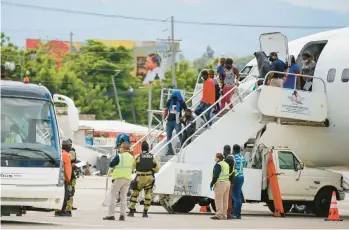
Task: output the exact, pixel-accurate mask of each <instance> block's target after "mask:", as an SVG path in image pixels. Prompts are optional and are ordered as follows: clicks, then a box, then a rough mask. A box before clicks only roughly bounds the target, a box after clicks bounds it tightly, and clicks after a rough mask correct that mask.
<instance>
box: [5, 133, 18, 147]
mask: <svg viewBox="0 0 349 230" xmlns="http://www.w3.org/2000/svg"><path fill="white" fill-rule="evenodd" d="M16 135H17V134H16V133H13V132H11V133H9V134H7V135H6V138H5V140H4V143H9V144H14V143H15V142H16Z"/></svg>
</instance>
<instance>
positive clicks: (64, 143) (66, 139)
mask: <svg viewBox="0 0 349 230" xmlns="http://www.w3.org/2000/svg"><path fill="white" fill-rule="evenodd" d="M71 144H72V143H71V141H70V139H69V138H67V137H63V138H62V145H71Z"/></svg>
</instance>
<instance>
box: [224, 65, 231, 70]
mask: <svg viewBox="0 0 349 230" xmlns="http://www.w3.org/2000/svg"><path fill="white" fill-rule="evenodd" d="M225 68H227V69H228V70H230V69H231V68H233V67H232V66H226V67H225Z"/></svg>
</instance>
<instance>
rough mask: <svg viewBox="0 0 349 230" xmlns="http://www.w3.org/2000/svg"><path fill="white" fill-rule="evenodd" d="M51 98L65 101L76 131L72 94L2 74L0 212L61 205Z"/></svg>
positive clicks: (59, 159) (59, 163) (60, 168)
mask: <svg viewBox="0 0 349 230" xmlns="http://www.w3.org/2000/svg"><path fill="white" fill-rule="evenodd" d="M54 102H60V103H65V104H67V105H68V115H69V120H70V128H71V129H72V130H74V131H76V130H77V129H78V122H79V117H78V111H77V109H76V107H75V105H74V103H73V101H72V100H70V99H69V98H67V97H65V96H63V95H54V97H53V98H52V96H51V94H50V92H49V90H48V89H47V88H45V87H43V86H39V85H35V84H25V83H22V82H15V81H6V80H1V216H8V215H10V214H17V215H22V214H24V213H25V212H26V210H36V211H48V210H54V209H61V207H62V204H63V198H64V181H63V180H64V169H63V162H62V154H61V144H60V137H59V131H58V124H57V118H56V113H55V108H54Z"/></svg>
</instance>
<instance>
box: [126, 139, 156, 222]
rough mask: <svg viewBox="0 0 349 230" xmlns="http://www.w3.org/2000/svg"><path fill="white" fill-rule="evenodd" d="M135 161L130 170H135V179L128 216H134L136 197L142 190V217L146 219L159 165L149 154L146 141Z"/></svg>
mask: <svg viewBox="0 0 349 230" xmlns="http://www.w3.org/2000/svg"><path fill="white" fill-rule="evenodd" d="M135 159H136V160H135V162H134V164H133V167H132V169H133V170H134V169H136V178H135V184H134V185H133V186H134V188H132V190H133V191H132V196H131V203H130V213H129V214H128V216H131V217H133V216H134V213H135V212H136V203H137V198H138V195H139V193H140V192H141V191H142V190H143V189H144V194H145V196H144V210H143V217H148V210H149V207H150V204H151V200H152V190H153V186H154V183H155V177H154V173H157V172H159V169H160V165H159V163H158V161H157V160H156V159H155V158H154V156H153V154H151V153H149V145H148V143H147V142H146V141H144V142H142V153H141V154H138V155H136V157H135Z"/></svg>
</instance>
